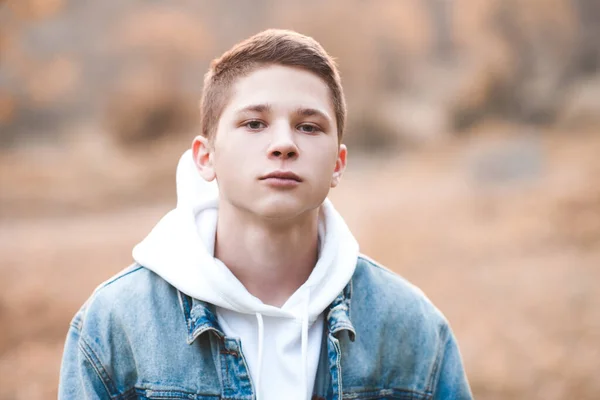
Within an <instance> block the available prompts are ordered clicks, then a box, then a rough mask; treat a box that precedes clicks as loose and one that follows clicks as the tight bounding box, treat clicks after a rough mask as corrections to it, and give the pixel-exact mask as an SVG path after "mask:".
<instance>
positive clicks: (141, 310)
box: [71, 264, 178, 335]
mask: <svg viewBox="0 0 600 400" xmlns="http://www.w3.org/2000/svg"><path fill="white" fill-rule="evenodd" d="M170 300H172V301H170ZM173 302H175V304H178V295H177V290H176V289H175V288H174V287H172V286H171V285H170V284H168V283H167V282H166V281H164V280H163V279H162V278H161V277H159V276H158V275H156V274H155V273H154V272H152V271H150V270H149V269H147V268H145V267H143V266H141V265H139V264H132V265H130V266H129V267H127V268H125V269H124V270H122V271H121V272H119V273H117V274H116V275H114V276H113V277H111V278H109V279H108V280H106V281H105V282H103V283H102V284H100V285H99V286H98V287H97V288H96V289H95V290H94V292H93V293H92V295H91V296H90V297H89V298H88V299H87V301H86V302H85V303H84V304H83V306H82V307H81V309H80V310H79V311H78V312H77V314H76V315H75V317H74V318H73V321H72V322H71V325H72V327H73V328H75V329H77V330H79V331H80V332H82V333H87V334H91V335H95V334H99V333H100V332H98V331H99V330H103V329H110V328H115V327H116V326H123V327H127V326H135V325H136V323H138V322H140V320H141V319H146V320H147V319H148V318H152V317H153V315H156V313H157V312H158V311H159V310H157V308H165V307H170V308H172V307H173Z"/></svg>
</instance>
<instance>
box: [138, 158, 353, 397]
mask: <svg viewBox="0 0 600 400" xmlns="http://www.w3.org/2000/svg"><path fill="white" fill-rule="evenodd" d="M218 194H219V190H218V187H217V184H216V182H214V181H213V182H210V183H209V182H206V181H205V180H204V179H202V178H201V177H200V175H199V173H198V170H197V168H196V166H195V164H194V162H193V159H192V154H191V150H188V151H187V152H185V153H184V154H183V156H182V157H181V159H180V160H179V165H178V167H177V207H176V208H175V209H174V210H172V211H170V212H169V213H167V215H165V216H164V217H163V218H162V219H161V220H160V221H159V223H158V224H157V225H156V226H155V227H154V229H153V230H152V231H151V232H150V234H149V235H148V236H147V237H146V238H145V239H144V240H143V241H142V242H141V243H139V244H138V245H137V246H135V247H134V249H133V258H134V259H135V261H136V262H138V263H139V264H140V265H143V266H144V267H146V268H148V269H150V270H152V271H154V272H155V273H157V274H158V275H160V276H161V277H162V278H163V279H165V280H166V281H167V282H169V283H170V284H171V285H173V286H174V287H176V288H177V289H178V290H180V291H181V292H183V293H185V294H187V295H188V296H191V297H193V298H196V299H199V300H202V301H205V302H208V303H211V304H214V305H215V306H216V307H217V318H218V320H219V323H220V325H221V328H222V329H223V331H224V333H225V335H227V336H229V337H236V338H239V339H240V341H241V344H242V350H243V355H244V358H245V360H246V363H247V365H248V368H249V370H250V371H249V372H250V376H251V377H252V381H253V385H254V388H255V391H256V393H257V398H258V399H260V400H267V399H279V398H282V397H285V398H288V399H309V398H310V397H311V394H312V390H313V385H314V380H315V376H316V371H317V364H318V360H319V355H320V348H321V340H322V335H323V324H324V316H323V311H324V310H325V308H327V306H329V304H331V302H332V301H333V300H334V299H335V298H336V296H337V295H338V294H339V293H340V292H341V291H342V290H343V288H344V287H345V286H346V284H347V283H348V282H349V280H350V278H351V277H352V274H353V273H354V269H355V266H356V261H357V257H358V243H357V242H356V240H355V239H354V237H353V236H352V233H351V232H350V230H349V229H348V227H347V226H346V223H345V222H344V220H343V219H342V217H341V216H340V215H339V214H338V213H337V211H336V210H335V209H334V207H333V205H332V204H331V202H330V201H329V200H325V202H324V203H323V205H322V206H321V210H320V214H319V218H320V221H319V241H320V244H319V257H318V261H317V264H316V265H315V267H314V269H313V271H312V273H311V274H310V276H309V277H308V279H307V281H306V282H305V283H304V284H303V285H302V286H300V287H299V288H298V289H297V290H296V292H294V294H292V296H291V297H290V298H289V299H288V300H287V301H286V303H285V304H284V305H283V306H282V307H281V308H279V307H274V306H271V305H267V304H264V303H263V302H262V301H260V300H259V299H258V298H256V297H255V296H253V295H252V294H250V293H249V292H248V291H247V290H246V288H245V287H244V286H243V285H242V283H241V282H240V281H239V280H238V279H237V278H236V277H235V276H234V275H233V273H231V271H230V270H229V269H228V268H227V267H226V266H225V265H224V264H223V263H222V262H221V261H220V260H218V259H217V258H215V257H214V245H215V233H216V226H217V210H218ZM265 344H267V345H265Z"/></svg>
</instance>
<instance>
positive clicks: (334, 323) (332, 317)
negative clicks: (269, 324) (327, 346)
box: [178, 280, 356, 344]
mask: <svg viewBox="0 0 600 400" xmlns="http://www.w3.org/2000/svg"><path fill="white" fill-rule="evenodd" d="M178 294H179V304H180V306H181V310H182V311H183V315H184V318H185V322H186V325H187V333H188V334H187V343H188V344H192V343H193V342H194V340H196V338H198V337H199V336H200V335H202V334H203V333H205V332H213V333H214V334H216V335H217V336H218V337H220V338H221V339H222V338H224V337H225V334H224V333H223V330H222V329H221V326H220V325H219V321H218V319H217V315H216V310H215V306H214V305H213V304H209V303H206V302H204V301H201V300H197V299H194V298H191V297H190V296H188V295H186V294H184V293H182V292H179V291H178ZM351 299H352V280H350V282H349V283H348V284H347V285H346V287H345V288H344V290H342V292H341V293H340V294H339V295H338V296H337V297H336V298H335V299H334V300H333V302H332V303H331V304H330V305H329V307H327V309H325V311H324V312H325V315H326V319H325V321H326V322H327V329H328V331H329V333H330V334H331V335H335V336H338V335H339V333H340V332H342V331H348V336H349V338H350V340H351V341H354V339H355V337H356V331H355V329H354V325H353V324H352V321H351V320H350V301H351Z"/></svg>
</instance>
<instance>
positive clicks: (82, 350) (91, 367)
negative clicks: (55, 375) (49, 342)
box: [58, 325, 111, 400]
mask: <svg viewBox="0 0 600 400" xmlns="http://www.w3.org/2000/svg"><path fill="white" fill-rule="evenodd" d="M103 374H105V371H104V368H103V367H102V365H100V364H99V362H98V360H97V358H96V357H95V356H94V353H93V351H91V349H90V347H89V346H87V345H86V343H85V341H84V340H83V338H82V337H81V333H80V331H79V330H78V329H77V328H76V327H75V326H73V325H71V327H70V328H69V333H68V334H67V340H66V342H65V349H64V353H63V359H62V364H61V368H60V378H59V384H58V399H59V400H67V399H69V400H71V399H86V400H87V399H98V400H100V399H102V400H104V399H106V400H109V399H110V398H111V396H110V392H109V388H110V383H109V382H107V376H105V379H103V378H102V375H103Z"/></svg>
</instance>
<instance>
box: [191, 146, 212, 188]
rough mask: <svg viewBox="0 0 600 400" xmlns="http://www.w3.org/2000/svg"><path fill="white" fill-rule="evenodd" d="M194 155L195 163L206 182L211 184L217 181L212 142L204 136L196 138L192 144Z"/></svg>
mask: <svg viewBox="0 0 600 400" xmlns="http://www.w3.org/2000/svg"><path fill="white" fill-rule="evenodd" d="M192 154H193V157H194V163H195V164H196V167H197V168H198V171H200V175H201V176H202V177H203V178H204V180H206V181H208V182H210V181H212V180H213V179H215V177H216V174H215V169H214V166H213V150H212V146H211V143H210V141H209V140H208V139H207V138H206V137H204V136H201V135H198V136H196V137H195V138H194V141H193V142H192Z"/></svg>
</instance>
